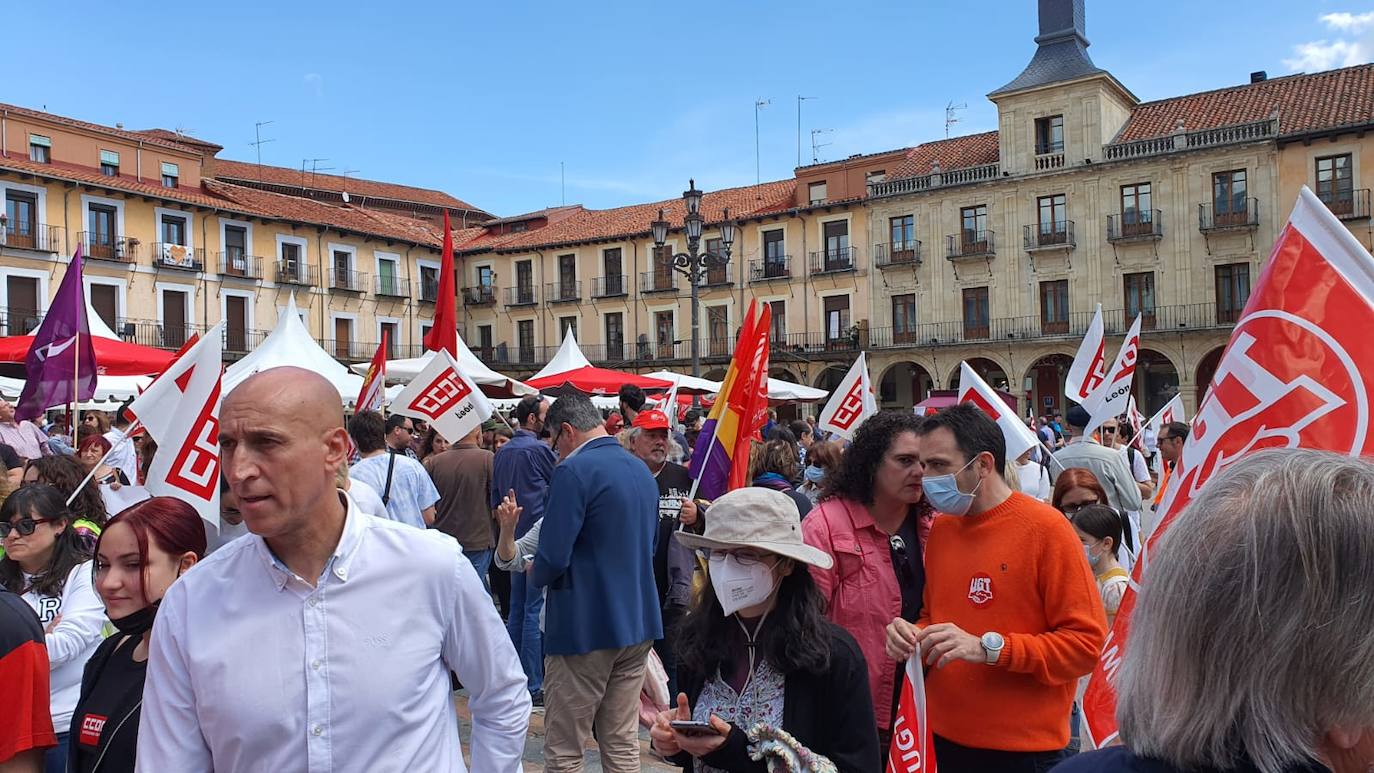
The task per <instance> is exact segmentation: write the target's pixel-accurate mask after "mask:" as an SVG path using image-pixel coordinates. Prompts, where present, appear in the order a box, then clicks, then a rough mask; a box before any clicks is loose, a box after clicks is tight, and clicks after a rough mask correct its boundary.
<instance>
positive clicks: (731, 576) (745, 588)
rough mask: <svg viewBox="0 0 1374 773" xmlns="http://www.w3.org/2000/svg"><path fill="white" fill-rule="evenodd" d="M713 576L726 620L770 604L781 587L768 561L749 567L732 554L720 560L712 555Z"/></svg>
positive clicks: (712, 584)
mask: <svg viewBox="0 0 1374 773" xmlns="http://www.w3.org/2000/svg"><path fill="white" fill-rule="evenodd" d="M710 573H711V587H712V588H714V589H715V591H716V599H717V600H719V601H720V607H721V611H722V612H724V613H725V616H726V617H729V616H730V615H733V614H735V613H736V612H738V611H739V610H741V609H744V608H745V607H752V606H755V605H757V604H762V603H763V602H765V601H767V600H768V597H769V596H772V595H773V590H774V589H775V588H776V587H777V584H778V578H777V577H775V576H774V575H773V567H772V566H770V564H769V562H768V561H764V560H759V561H755V562H754V563H752V564H748V565H746V564H742V563H740V561H739V559H737V558H735V557H734V556H732V555H729V554H728V553H727V554H725V555H722V556H720V557H719V558H717V557H716V556H715V555H712V556H711V572H710Z"/></svg>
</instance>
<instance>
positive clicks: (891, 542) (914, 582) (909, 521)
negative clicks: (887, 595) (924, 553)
mask: <svg viewBox="0 0 1374 773" xmlns="http://www.w3.org/2000/svg"><path fill="white" fill-rule="evenodd" d="M918 517H919V516H917V514H916V513H915V512H914V511H913V512H912V513H911V514H910V515H908V516H907V517H906V520H904V521H902V525H901V526H900V527H898V528H897V533H896V534H894V535H892V536H891V537H889V538H888V541H887V544H888V548H889V553H890V554H891V556H892V570H893V571H894V572H896V573H897V585H898V586H899V587H900V588H901V589H902V619H903V620H911V621H915V620H916V618H917V617H919V616H920V613H921V598H922V597H923V596H924V595H925V592H926V571H925V565H924V563H925V562H923V561H922V560H921V537H920V535H919V534H918V533H917V531H916V521H917V519H918Z"/></svg>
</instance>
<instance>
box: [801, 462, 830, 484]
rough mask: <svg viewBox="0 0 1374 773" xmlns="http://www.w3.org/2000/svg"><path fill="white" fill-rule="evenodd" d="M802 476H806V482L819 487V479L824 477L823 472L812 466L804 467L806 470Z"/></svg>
mask: <svg viewBox="0 0 1374 773" xmlns="http://www.w3.org/2000/svg"><path fill="white" fill-rule="evenodd" d="M802 475H804V476H806V480H807V481H808V482H810V483H815V484H817V485H819V484H820V482H821V479H822V478H824V477H825V470H823V469H821V468H820V467H817V466H816V465H814V464H808V465H806V470H805V471H803V472H802Z"/></svg>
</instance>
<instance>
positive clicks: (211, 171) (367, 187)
mask: <svg viewBox="0 0 1374 773" xmlns="http://www.w3.org/2000/svg"><path fill="white" fill-rule="evenodd" d="M205 175H206V176H207V177H215V178H218V179H221V180H225V181H228V182H235V181H243V182H250V183H251V182H263V183H267V184H269V185H280V186H283V187H288V188H296V189H306V190H320V191H329V192H331V193H341V192H343V191H348V192H349V193H350V194H353V195H362V196H375V197H377V198H383V199H395V200H397V201H407V202H411V203H415V204H425V205H428V206H432V207H440V208H447V209H466V210H469V211H472V212H479V213H482V214H486V212H485V211H484V210H481V209H478V208H477V207H474V206H473V205H471V204H469V203H467V202H466V201H463V200H462V199H458V198H454V197H453V196H450V195H448V194H447V193H444V192H443V191H435V190H429V189H427V188H415V187H412V186H409V185H397V184H395V183H385V182H378V181H376V180H363V179H359V178H356V177H343V176H340V175H334V174H325V173H323V172H301V170H299V169H288V168H286V167H282V166H267V165H263V166H258V165H257V164H250V163H247V162H244V161H230V160H228V159H224V158H216V159H212V160H209V161H207V162H206V167H205Z"/></svg>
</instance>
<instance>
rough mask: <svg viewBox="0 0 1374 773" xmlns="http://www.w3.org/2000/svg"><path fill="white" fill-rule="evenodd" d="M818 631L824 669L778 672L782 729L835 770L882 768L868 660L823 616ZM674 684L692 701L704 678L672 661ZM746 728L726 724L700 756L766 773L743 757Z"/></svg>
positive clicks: (687, 763)
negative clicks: (823, 642) (824, 639)
mask: <svg viewBox="0 0 1374 773" xmlns="http://www.w3.org/2000/svg"><path fill="white" fill-rule="evenodd" d="M820 632H821V633H823V634H825V635H827V636H829V637H830V668H828V669H827V670H826V671H825V673H822V674H809V673H806V672H803V671H794V672H792V673H789V674H785V675H784V676H783V679H784V686H783V707H782V729H783V730H786V731H787V732H789V733H791V734H792V736H793V737H794V738H796V739H797V741H798V742H800V743H801V744H802V745H803V746H805V747H806V748H808V749H810V750H811V751H813V752H815V753H816V754H820V755H823V756H825V757H827V758H828V759H829V760H830V761H831V762H833V763H835V768H836V770H838V771H840V773H874V771H879V770H881V769H882V763H881V762H880V759H881V758H880V755H879V751H878V725H877V722H876V721H874V719H873V698H872V696H871V695H869V692H868V690H867V689H856V686H862V685H866V684H868V665H867V663H865V662H864V656H863V653H862V652H860V651H859V645H858V643H857V642H855V641H854V637H852V636H850V635H849V633H848V632H847V631H845V630H844V629H843V628H840V627H839V626H837V625H835V624H834V623H831V622H830V621H826V622H825V625H824V627H823V628H822V629H821V631H820ZM677 678H678V687H679V689H680V690H682V692H685V693H687V702H688V704H689V705H692V706H695V705H696V702H697V696H699V695H701V690H702V687H704V685H705V678H704V677H703V676H702V675H701V674H696V673H692V671H691V670H690V669H688V668H686V667H684V666H682V665H678V672H677ZM747 730H748V728H741V727H731V729H730V735H729V737H727V738H726V739H725V745H723V746H721V747H720V748H719V749H717V750H716V751H714V752H712V753H711V754H708V755H706V756H705V757H702V758H701V761H702V762H704V763H706V764H707V765H711V766H713V767H717V768H720V769H721V770H725V771H730V772H731V773H735V772H736V771H747V772H748V773H767V771H768V768H767V765H766V763H764V762H760V761H755V760H751V759H750V758H749V750H748V746H749V738H748V736H746V735H745V732H746V731H747ZM671 762H673V764H675V765H680V766H682V769H683V770H685V771H690V770H691V769H692V767H693V765H692V757H691V755H689V754H686V753H683V754H679V755H677V756H675V757H673V758H672V760H671Z"/></svg>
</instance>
